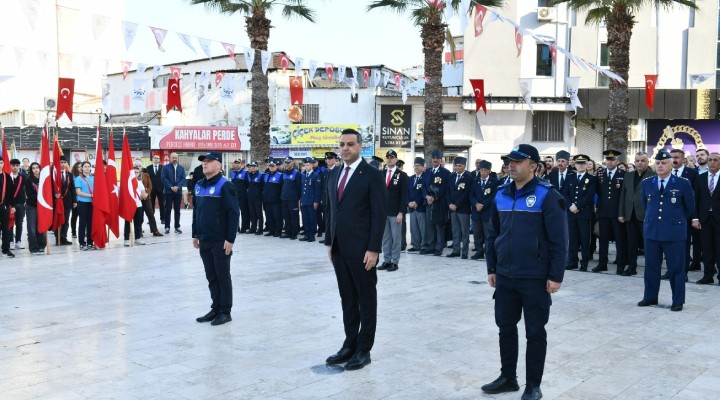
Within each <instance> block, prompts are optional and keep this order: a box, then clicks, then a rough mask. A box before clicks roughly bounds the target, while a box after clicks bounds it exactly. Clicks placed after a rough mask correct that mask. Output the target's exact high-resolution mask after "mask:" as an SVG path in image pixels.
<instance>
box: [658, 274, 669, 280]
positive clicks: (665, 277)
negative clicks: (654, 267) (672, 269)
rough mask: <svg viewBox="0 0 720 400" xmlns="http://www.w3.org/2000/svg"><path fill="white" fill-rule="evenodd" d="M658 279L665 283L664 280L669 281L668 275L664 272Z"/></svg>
mask: <svg viewBox="0 0 720 400" xmlns="http://www.w3.org/2000/svg"><path fill="white" fill-rule="evenodd" d="M660 279H662V280H665V281H666V280H668V279H670V275H668V273H667V272H666V273H664V274H662V276H661V277H660Z"/></svg>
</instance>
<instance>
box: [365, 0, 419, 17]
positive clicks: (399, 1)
mask: <svg viewBox="0 0 720 400" xmlns="http://www.w3.org/2000/svg"><path fill="white" fill-rule="evenodd" d="M408 6H409V4H408V2H407V1H404V0H376V1H373V2H372V3H370V4H369V5H368V8H367V9H368V11H370V10H373V9H375V8H390V9H392V10H393V11H397V12H398V13H399V14H402V13H403V12H405V11H406V10H407V9H408Z"/></svg>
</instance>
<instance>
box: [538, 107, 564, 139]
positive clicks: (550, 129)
mask: <svg viewBox="0 0 720 400" xmlns="http://www.w3.org/2000/svg"><path fill="white" fill-rule="evenodd" d="M564 131H565V113H563V112H559V111H535V113H534V114H533V130H532V140H533V142H562V141H563V132H564Z"/></svg>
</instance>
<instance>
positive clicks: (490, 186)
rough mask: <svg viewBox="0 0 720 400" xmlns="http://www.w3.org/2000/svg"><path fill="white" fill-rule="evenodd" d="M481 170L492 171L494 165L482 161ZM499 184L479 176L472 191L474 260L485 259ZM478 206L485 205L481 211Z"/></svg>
mask: <svg viewBox="0 0 720 400" xmlns="http://www.w3.org/2000/svg"><path fill="white" fill-rule="evenodd" d="M480 168H485V169H491V168H492V164H491V163H490V162H488V161H481V162H480ZM498 184H499V182H498V180H497V178H493V177H492V176H488V177H487V178H486V179H483V178H482V175H478V176H477V178H475V180H474V181H473V184H472V189H471V190H470V211H471V214H470V217H471V219H472V223H473V242H474V244H475V254H474V255H473V256H472V257H470V258H472V259H473V260H479V259H481V258H484V257H485V252H486V249H485V240H486V239H487V237H488V234H489V231H488V230H489V229H490V206H491V205H492V201H493V199H494V198H495V193H496V192H497V187H498ZM477 204H482V205H483V208H482V210H481V211H478V210H477Z"/></svg>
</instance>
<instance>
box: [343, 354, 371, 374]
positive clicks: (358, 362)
mask: <svg viewBox="0 0 720 400" xmlns="http://www.w3.org/2000/svg"><path fill="white" fill-rule="evenodd" d="M368 364H370V352H369V351H358V352H357V353H355V354H354V355H353V356H352V358H351V359H350V360H348V362H347V364H345V369H346V370H348V371H352V370H356V369H360V368H362V367H364V366H366V365H368Z"/></svg>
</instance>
